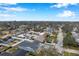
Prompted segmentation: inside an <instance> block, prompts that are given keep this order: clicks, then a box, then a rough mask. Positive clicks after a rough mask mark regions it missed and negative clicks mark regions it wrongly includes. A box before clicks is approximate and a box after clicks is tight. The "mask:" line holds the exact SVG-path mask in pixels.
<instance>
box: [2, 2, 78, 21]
mask: <svg viewBox="0 0 79 59" xmlns="http://www.w3.org/2000/svg"><path fill="white" fill-rule="evenodd" d="M15 20H16V21H79V4H78V3H13V4H11V3H0V21H15Z"/></svg>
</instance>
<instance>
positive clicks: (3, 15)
mask: <svg viewBox="0 0 79 59" xmlns="http://www.w3.org/2000/svg"><path fill="white" fill-rule="evenodd" d="M14 16H16V15H13V14H3V13H1V14H0V17H14Z"/></svg>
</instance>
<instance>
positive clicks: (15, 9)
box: [1, 7, 28, 12]
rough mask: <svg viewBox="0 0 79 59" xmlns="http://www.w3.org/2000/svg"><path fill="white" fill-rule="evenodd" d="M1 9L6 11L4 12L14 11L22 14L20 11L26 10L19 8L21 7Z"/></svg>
mask: <svg viewBox="0 0 79 59" xmlns="http://www.w3.org/2000/svg"><path fill="white" fill-rule="evenodd" d="M1 8H2V9H4V10H6V11H15V12H22V11H27V10H28V9H26V8H21V7H1Z"/></svg>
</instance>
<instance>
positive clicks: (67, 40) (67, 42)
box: [63, 32, 77, 47]
mask: <svg viewBox="0 0 79 59" xmlns="http://www.w3.org/2000/svg"><path fill="white" fill-rule="evenodd" d="M63 44H64V46H66V47H76V46H77V43H76V42H75V39H74V38H73V37H72V33H71V32H67V33H66V36H65V37H64V40H63Z"/></svg>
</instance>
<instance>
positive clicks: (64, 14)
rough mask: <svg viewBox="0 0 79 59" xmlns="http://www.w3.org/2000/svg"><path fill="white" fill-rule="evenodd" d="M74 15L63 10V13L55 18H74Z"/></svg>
mask: <svg viewBox="0 0 79 59" xmlns="http://www.w3.org/2000/svg"><path fill="white" fill-rule="evenodd" d="M75 15H76V14H75V12H72V11H70V10H65V11H64V12H62V13H59V14H58V15H57V16H58V17H74V16H75Z"/></svg>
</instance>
